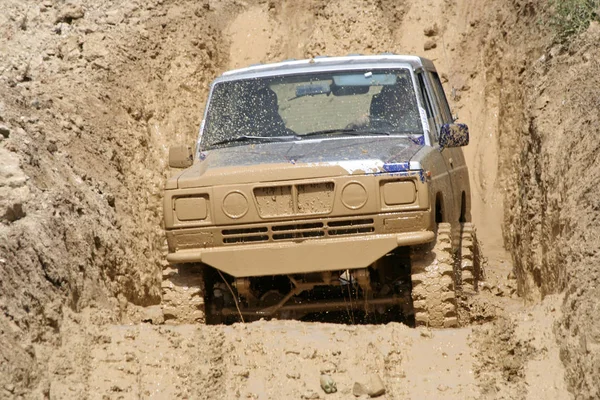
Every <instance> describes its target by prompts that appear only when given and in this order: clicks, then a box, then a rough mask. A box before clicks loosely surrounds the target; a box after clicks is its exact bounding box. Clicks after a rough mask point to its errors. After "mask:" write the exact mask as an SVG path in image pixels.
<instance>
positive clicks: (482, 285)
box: [479, 282, 492, 293]
mask: <svg viewBox="0 0 600 400" xmlns="http://www.w3.org/2000/svg"><path fill="white" fill-rule="evenodd" d="M479 289H480V290H484V291H486V292H488V293H492V287H491V286H490V285H489V284H488V283H487V282H479Z"/></svg>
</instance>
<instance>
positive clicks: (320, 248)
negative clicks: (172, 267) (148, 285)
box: [167, 231, 435, 278]
mask: <svg viewBox="0 0 600 400" xmlns="http://www.w3.org/2000/svg"><path fill="white" fill-rule="evenodd" d="M434 238H435V234H434V233H433V232H432V231H419V232H407V233H399V234H385V235H369V236H360V237H356V236H354V237H351V238H335V239H327V240H322V239H321V240H311V239H307V240H299V241H296V242H285V243H268V244H254V245H247V244H246V245H243V246H223V247H214V248H209V249H186V250H180V251H177V252H175V253H171V254H169V255H168V256H167V260H168V261H169V262H170V263H173V264H180V263H195V262H202V263H205V264H208V265H210V266H212V267H214V268H216V269H218V270H221V271H223V272H226V273H227V274H229V275H231V276H233V277H236V278H240V277H247V276H248V277H249V276H269V275H286V274H302V273H311V272H321V271H335V270H343V269H357V268H364V267H366V266H368V265H370V264H372V263H373V262H375V261H376V260H378V259H379V258H381V257H383V256H384V255H385V254H387V253H389V252H391V251H392V250H394V249H395V248H396V247H402V246H414V245H418V244H423V243H428V242H431V241H433V240H434Z"/></svg>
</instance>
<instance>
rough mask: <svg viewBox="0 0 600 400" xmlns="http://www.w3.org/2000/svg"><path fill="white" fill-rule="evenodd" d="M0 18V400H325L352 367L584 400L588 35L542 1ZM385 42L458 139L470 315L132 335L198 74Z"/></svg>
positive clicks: (181, 3)
mask: <svg viewBox="0 0 600 400" xmlns="http://www.w3.org/2000/svg"><path fill="white" fill-rule="evenodd" d="M0 9H1V10H2V12H1V13H0V310H1V311H2V312H1V313H0V398H7V399H12V398H27V399H29V398H32V399H39V398H53V399H81V398H99V399H106V398H108V399H112V398H114V399H121V398H122V399H128V398H151V397H153V398H161V399H162V398H191V399H193V398H205V399H231V398H260V399H268V398H272V399H282V398H298V399H300V398H307V399H310V398H331V399H335V398H339V399H341V398H352V397H353V396H352V395H351V394H350V393H351V391H352V388H353V385H354V383H355V382H363V383H364V381H365V380H366V379H368V377H369V376H370V374H375V375H377V376H379V377H380V378H381V380H382V382H383V385H384V387H385V388H386V393H385V395H384V396H383V398H389V399H413V398H414V399H427V398H429V399H437V398H449V399H465V398H472V399H487V398H490V399H494V398H498V399H525V398H526V399H542V398H543V399H568V398H575V397H576V398H578V399H579V398H581V399H587V398H589V399H593V398H598V396H599V393H598V390H599V385H598V384H597V382H598V379H599V378H600V370H598V365H600V364H599V363H598V358H599V357H600V351H599V348H598V343H600V320H599V319H598V315H600V314H599V313H598V307H599V304H600V303H599V302H598V301H597V299H598V298H600V296H599V295H598V293H597V290H598V289H597V288H596V282H597V279H598V277H599V275H600V268H599V265H600V262H599V259H598V257H599V253H598V249H599V248H600V242H599V240H600V239H599V238H600V226H599V224H600V219H599V218H598V215H600V214H599V212H598V211H599V209H600V205H599V203H598V198H600V197H599V196H598V187H599V185H598V180H599V179H600V169H599V168H600V167H599V166H600V160H599V159H598V144H597V143H598V141H597V140H595V139H596V137H597V133H598V128H597V126H598V119H599V117H600V115H599V113H598V109H599V106H600V95H599V90H598V87H599V86H600V85H599V83H600V82H598V76H600V74H599V72H600V66H599V61H598V60H599V59H598V54H599V53H598V46H599V45H598V43H600V40H599V39H600V28H599V26H598V24H597V23H592V24H591V25H590V26H589V27H588V28H587V29H585V30H584V31H583V32H582V33H581V34H579V35H574V36H571V37H570V38H569V39H568V40H566V41H565V40H558V39H557V38H556V33H555V31H554V30H553V27H552V24H550V23H549V22H548V21H550V20H551V17H552V12H553V9H552V8H551V7H549V6H548V3H547V2H545V1H542V0H533V1H531V0H527V1H525V0H501V1H494V2H492V1H480V2H471V1H461V0H428V1H425V2H422V1H416V0H406V1H400V0H399V1H392V0H378V1H375V0H372V1H370V0H366V1H359V0H344V1H342V0H334V1H325V0H302V1H282V2H278V1H238V0H223V1H217V0H210V1H206V0H204V1H185V0H150V1H143V2H142V1H136V0H131V1H107V0H101V1H91V0H85V1H80V0H75V1H74V2H63V1H55V0H47V1H42V2H35V1H20V0H19V1H17V0H0ZM425 30H426V31H427V32H425ZM426 33H427V34H426ZM425 48H428V50H425ZM385 51H391V52H395V53H415V54H419V55H423V56H426V57H427V58H430V59H433V60H434V62H435V63H436V65H437V67H438V69H439V71H440V72H441V73H442V74H443V77H444V79H445V82H444V84H445V88H446V91H447V93H448V94H449V98H450V101H451V103H452V106H453V109H454V111H455V113H458V115H459V117H460V120H461V122H466V123H468V124H469V126H470V128H471V132H472V135H473V137H472V143H471V144H470V145H469V147H467V148H466V150H465V152H466V155H467V158H468V161H469V165H470V171H471V185H472V190H473V212H472V213H473V219H474V222H475V224H476V225H477V227H478V234H479V238H480V239H481V240H482V242H483V250H484V254H485V255H486V257H487V258H488V262H487V282H486V283H485V285H484V287H482V290H481V294H480V295H478V296H477V297H475V298H469V297H465V298H464V299H463V301H462V306H463V309H464V311H465V315H466V319H467V320H468V321H469V323H468V324H467V326H465V327H463V328H460V329H453V330H444V331H437V330H436V331H430V330H421V329H413V328H409V327H407V326H405V325H403V324H400V323H391V324H387V325H356V326H353V325H342V324H332V323H317V322H298V321H260V322H257V323H252V324H236V325H233V326H209V327H205V326H198V325H179V326H171V325H152V324H148V323H142V322H141V320H143V319H146V318H147V317H148V315H149V314H151V313H153V312H154V311H155V310H156V308H155V307H153V306H156V305H157V304H159V303H160V300H161V285H160V282H161V276H162V269H163V268H164V267H165V262H164V257H163V247H164V238H163V234H162V231H161V227H160V220H161V215H160V198H161V188H162V185H163V182H164V180H165V178H166V177H167V176H168V174H169V173H170V172H169V171H168V168H167V166H166V164H165V162H166V151H167V148H168V146H170V145H173V144H177V143H192V142H193V140H194V137H195V135H196V132H197V127H198V126H199V123H200V120H201V112H202V109H203V106H204V99H205V97H206V94H207V89H208V84H209V83H210V80H211V79H212V78H213V77H214V76H216V75H217V74H218V73H220V72H222V71H224V70H226V69H229V68H233V67H238V66H243V65H247V64H252V63H255V62H267V61H274V60H281V59H286V58H303V57H310V56H315V55H343V54H348V53H366V54H370V53H380V52H385ZM323 373H325V374H329V375H330V376H331V377H332V379H333V380H334V381H335V382H336V384H337V389H338V391H337V393H335V394H329V395H326V394H325V393H324V392H323V391H322V389H321V388H320V386H319V377H320V375H321V374H323ZM567 390H569V391H570V392H568V391H567Z"/></svg>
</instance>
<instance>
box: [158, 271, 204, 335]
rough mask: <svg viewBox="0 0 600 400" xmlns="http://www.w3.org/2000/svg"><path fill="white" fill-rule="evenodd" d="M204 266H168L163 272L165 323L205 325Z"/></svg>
mask: <svg viewBox="0 0 600 400" xmlns="http://www.w3.org/2000/svg"><path fill="white" fill-rule="evenodd" d="M204 276H205V271H204V266H203V265H199V264H178V265H169V266H168V267H167V268H165V270H164V271H163V282H162V308H163V315H164V318H165V321H167V322H170V323H178V324H190V323H197V322H199V323H206V312H205V301H204V295H205V285H204Z"/></svg>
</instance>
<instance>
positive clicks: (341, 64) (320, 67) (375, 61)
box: [217, 54, 435, 81]
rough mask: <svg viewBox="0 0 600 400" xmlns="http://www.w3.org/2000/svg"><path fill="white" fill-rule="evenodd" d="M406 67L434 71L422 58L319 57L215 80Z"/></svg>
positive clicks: (246, 70) (240, 71) (236, 72)
mask: <svg viewBox="0 0 600 400" xmlns="http://www.w3.org/2000/svg"><path fill="white" fill-rule="evenodd" d="M399 66H408V67H411V68H412V69H413V70H414V69H419V68H426V69H429V70H435V67H434V66H433V63H432V62H431V61H430V60H428V59H426V58H422V57H418V56H410V55H396V54H379V55H348V56H344V57H327V56H318V57H314V58H309V59H304V60H286V61H282V62H278V63H270V64H257V65H252V66H250V67H246V68H240V69H235V70H231V71H227V72H224V73H223V74H222V75H221V76H220V77H219V78H218V79H217V81H225V80H234V79H240V78H250V77H262V76H273V75H281V74H288V73H289V74H291V73H309V72H317V71H335V70H340V69H345V70H349V69H362V68H393V67H399Z"/></svg>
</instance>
